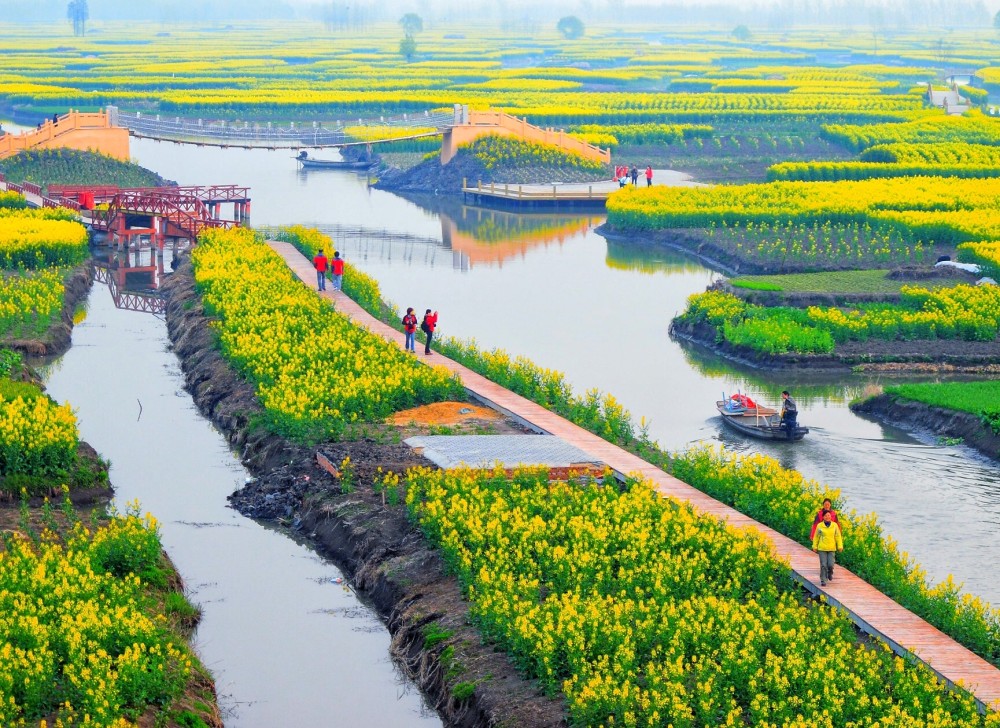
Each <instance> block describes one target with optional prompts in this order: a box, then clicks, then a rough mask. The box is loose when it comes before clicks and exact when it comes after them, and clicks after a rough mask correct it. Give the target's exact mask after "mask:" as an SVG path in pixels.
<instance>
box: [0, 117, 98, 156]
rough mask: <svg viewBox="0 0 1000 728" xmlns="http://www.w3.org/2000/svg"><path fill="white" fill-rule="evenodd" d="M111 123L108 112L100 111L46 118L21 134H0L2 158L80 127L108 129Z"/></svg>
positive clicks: (0, 153)
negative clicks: (36, 126)
mask: <svg viewBox="0 0 1000 728" xmlns="http://www.w3.org/2000/svg"><path fill="white" fill-rule="evenodd" d="M110 125H111V123H110V121H109V118H108V114H107V113H105V112H103V111H99V112H89V113H84V112H81V111H70V112H69V113H68V114H63V115H62V116H58V117H56V119H55V121H53V120H52V119H46V120H45V121H44V122H42V123H41V124H39V125H38V128H37V129H29V130H28V131H24V132H21V133H20V134H9V133H8V134H4V135H2V136H0V159H3V158H4V157H9V156H10V155H12V154H16V153H17V152H20V151H23V150H25V149H31V148H32V147H37V146H38V145H39V144H42V143H44V142H47V141H50V140H52V139H55V138H56V137H58V136H60V135H62V134H66V133H68V132H70V131H76V130H78V129H107V128H108V127H109V126H110Z"/></svg>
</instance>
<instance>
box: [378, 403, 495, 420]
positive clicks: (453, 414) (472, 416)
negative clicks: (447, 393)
mask: <svg viewBox="0 0 1000 728" xmlns="http://www.w3.org/2000/svg"><path fill="white" fill-rule="evenodd" d="M502 419H503V415H501V414H500V413H499V412H497V411H495V410H491V409H490V408H489V407H480V406H479V405H475V404H469V403H468V402H435V403H434V404H425V405H423V406H421V407H414V408H413V409H408V410H403V411H402V412H397V413H396V414H394V415H393V416H392V417H390V418H389V422H391V423H392V424H394V425H408V424H410V423H411V422H415V423H417V424H418V425H458V424H461V423H462V422H468V421H469V420H491V421H494V420H502Z"/></svg>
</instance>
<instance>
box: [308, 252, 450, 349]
mask: <svg viewBox="0 0 1000 728" xmlns="http://www.w3.org/2000/svg"><path fill="white" fill-rule="evenodd" d="M313 268H315V269H316V290H317V291H325V290H326V272H327V270H329V271H330V279H331V280H332V281H333V290H335V291H340V290H343V284H344V259H343V258H341V257H340V251H338V250H335V251H333V258H327V257H326V253H324V252H323V249H322V248H321V249H320V250H319V252H317V253H316V255H315V256H314V257H313ZM437 322H438V314H437V311H434V312H433V313H432V312H431V310H430V309H427V312H426V313H425V314H424V318H423V320H422V321H421V322H420V330H421V331H423V332H424V333H425V334H426V335H427V343H426V344H425V345H424V354H431V353H432V352H431V340H432V339H433V338H434V332H435V331H436V330H437ZM403 333H404V334H405V335H406V338H405V344H406V350H407V351H409V352H412V353H414V354H416V353H417V352H416V346H415V340H416V335H417V315H416V314H415V313H414V312H413V307H412V306H411V307H410V308H408V309H406V315H405V316H403Z"/></svg>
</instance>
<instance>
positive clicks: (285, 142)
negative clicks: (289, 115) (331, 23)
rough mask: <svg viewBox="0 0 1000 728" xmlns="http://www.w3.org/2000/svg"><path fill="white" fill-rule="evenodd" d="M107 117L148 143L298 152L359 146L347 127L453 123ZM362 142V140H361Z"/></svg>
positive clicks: (415, 118)
mask: <svg viewBox="0 0 1000 728" xmlns="http://www.w3.org/2000/svg"><path fill="white" fill-rule="evenodd" d="M108 113H109V116H110V117H111V120H112V123H113V124H115V125H116V126H120V127H124V128H126V129H128V130H129V132H131V133H132V134H133V135H134V136H139V137H148V138H151V139H163V140H167V141H170V140H176V141H187V142H194V143H202V144H206V145H217V146H248V147H268V148H288V149H297V148H300V147H338V146H344V145H345V144H350V143H352V142H355V143H356V142H358V141H359V140H358V139H357V138H356V137H353V136H351V135H349V134H348V133H347V132H346V131H345V129H346V127H349V126H370V127H393V128H399V129H407V128H426V127H429V126H431V127H442V126H447V125H450V124H452V123H454V116H453V113H452V112H448V113H434V114H432V113H431V112H429V111H428V112H424V113H422V114H403V115H402V116H396V117H379V118H378V120H375V119H358V120H357V124H355V123H354V121H353V120H347V121H336V122H332V123H331V122H325V123H321V122H318V121H313V122H304V123H303V122H299V123H295V122H290V123H289V124H287V125H282V124H277V123H274V122H270V121H268V122H251V121H221V120H214V121H213V120H205V119H191V118H186V117H182V116H173V117H167V116H164V115H163V114H152V115H151V114H143V113H141V112H136V113H129V112H125V111H121V110H120V109H118V108H115V107H109V109H108ZM362 141H363V140H362Z"/></svg>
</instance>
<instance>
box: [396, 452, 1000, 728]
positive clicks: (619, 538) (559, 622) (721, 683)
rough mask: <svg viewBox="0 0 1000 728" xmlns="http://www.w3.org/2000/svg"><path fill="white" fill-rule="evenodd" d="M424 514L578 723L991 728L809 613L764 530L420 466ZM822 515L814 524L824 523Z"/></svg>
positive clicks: (651, 505)
mask: <svg viewBox="0 0 1000 728" xmlns="http://www.w3.org/2000/svg"><path fill="white" fill-rule="evenodd" d="M406 487H407V494H406V502H407V505H408V507H409V509H410V513H411V515H412V516H413V518H415V519H416V521H417V522H418V523H419V525H420V527H421V528H422V530H423V532H424V533H425V534H426V536H427V537H428V538H429V539H430V540H431V542H432V543H434V544H436V545H437V546H438V547H439V548H440V549H441V550H442V551H443V554H444V557H445V559H446V561H447V562H448V564H449V565H450V566H451V568H452V569H453V570H454V571H455V573H456V574H457V576H458V579H459V581H460V583H461V584H462V586H463V588H464V590H465V593H466V595H467V597H468V599H469V601H470V614H471V617H472V619H473V620H474V622H475V623H476V625H477V626H478V627H479V629H480V630H481V631H482V633H483V635H484V637H485V638H486V639H487V640H489V641H490V642H492V643H494V644H496V645H497V646H498V647H500V648H502V649H504V650H506V651H508V652H509V653H510V654H511V655H512V656H513V658H514V660H515V662H516V663H517V665H518V666H519V667H520V668H521V669H522V670H523V671H524V672H525V673H526V674H528V675H530V676H532V677H534V678H536V679H538V680H539V681H540V683H541V685H542V686H543V687H544V688H545V689H546V690H547V691H549V692H551V693H558V692H562V693H564V694H565V697H566V700H567V703H568V706H569V714H570V723H571V725H574V726H592V725H608V726H610V725H623V726H663V725H668V724H669V725H673V726H675V727H677V726H685V727H691V728H694V726H707V725H727V726H745V725H795V726H807V725H809V726H811V725H822V726H856V727H860V726H872V727H873V728H874V727H875V726H880V727H881V728H887V727H888V726H900V728H902V726H907V727H909V726H914V725H930V723H926V722H924V721H926V720H927V719H928V716H931V715H933V716H934V722H933V725H940V726H959V725H961V726H985V725H989V724H991V723H993V722H994V719H993V718H992V717H987V716H983V715H980V714H979V712H978V711H977V707H976V703H975V701H974V700H973V699H972V698H971V697H970V696H968V695H967V694H964V693H961V692H949V691H948V689H947V688H946V687H945V686H943V685H942V684H941V683H940V682H939V681H938V680H937V678H936V676H935V675H934V674H932V673H931V672H930V670H928V669H927V668H926V667H924V666H922V665H919V664H918V665H908V664H906V663H905V662H904V660H903V659H902V658H899V657H895V656H893V655H892V653H891V651H890V650H889V648H888V647H887V646H885V645H884V644H882V643H875V644H872V645H866V644H864V643H862V642H861V641H860V640H859V639H858V637H857V636H856V634H855V631H854V628H853V625H852V623H851V622H850V620H849V619H848V618H847V616H846V615H845V614H843V613H842V612H840V611H839V610H835V609H832V608H829V607H827V606H825V605H823V604H822V603H820V604H815V603H811V602H808V601H806V602H804V601H803V598H802V594H801V592H800V591H799V590H798V589H796V588H795V587H794V585H793V584H792V583H791V580H790V573H789V569H788V566H787V565H786V564H784V563H781V562H779V561H777V560H776V559H775V558H774V557H773V556H771V553H770V546H769V545H768V543H767V541H766V539H765V538H764V537H762V536H761V535H760V534H758V533H756V532H754V531H746V530H737V529H732V528H730V527H728V526H727V525H725V524H724V523H723V522H722V521H719V520H717V519H715V518H713V517H708V516H702V515H698V514H696V513H695V512H694V510H693V509H692V508H691V507H690V506H687V505H685V504H683V503H679V502H677V501H673V500H668V499H665V498H662V497H660V496H659V495H657V494H656V493H655V492H654V491H653V490H652V489H651V488H649V487H648V485H647V484H645V483H643V482H634V481H629V482H628V483H626V485H625V486H624V489H623V490H619V488H618V487H616V486H611V485H608V484H605V485H599V484H597V483H594V482H589V483H577V482H570V483H550V482H549V475H548V472H547V470H545V469H542V468H536V469H521V470H518V471H517V472H515V473H514V474H513V475H508V474H507V473H505V472H504V471H503V470H499V469H498V470H497V471H495V472H492V473H484V472H482V471H431V470H424V469H418V470H411V471H410V472H409V473H408V474H407V477H406ZM808 515H809V514H807V518H806V519H805V521H804V522H803V523H804V524H805V523H806V522H808V521H809V520H810V519H809V518H808Z"/></svg>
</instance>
